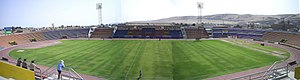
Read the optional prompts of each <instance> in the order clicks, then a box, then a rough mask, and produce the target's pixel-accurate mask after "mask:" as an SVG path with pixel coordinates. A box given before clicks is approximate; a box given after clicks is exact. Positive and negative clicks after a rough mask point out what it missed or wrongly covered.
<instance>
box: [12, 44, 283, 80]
mask: <svg viewBox="0 0 300 80" xmlns="http://www.w3.org/2000/svg"><path fill="white" fill-rule="evenodd" d="M61 42H63V43H62V44H58V45H55V46H49V47H44V48H39V49H18V50H13V51H12V52H10V54H9V55H10V56H11V57H13V58H14V59H17V58H18V57H22V58H27V59H29V60H35V61H36V62H37V64H40V65H46V66H52V65H56V64H57V63H58V61H59V60H64V61H65V65H66V66H67V67H72V68H74V69H75V70H76V71H77V72H79V73H81V74H88V75H92V76H97V77H103V78H106V79H108V80H124V79H127V80H136V79H137V78H138V77H139V71H140V70H141V71H142V80H195V79H196V80H198V79H206V78H210V77H216V76H221V75H225V74H229V73H234V72H240V71H244V70H249V69H253V68H259V67H263V66H267V65H271V64H272V63H273V62H275V61H278V60H282V59H283V58H279V57H276V56H272V55H270V54H266V53H262V52H259V51H255V50H251V49H247V48H244V47H240V46H236V45H233V44H230V43H227V42H223V41H220V40H201V41H185V40H162V41H154V40H104V41H103V40H62V41H61Z"/></svg>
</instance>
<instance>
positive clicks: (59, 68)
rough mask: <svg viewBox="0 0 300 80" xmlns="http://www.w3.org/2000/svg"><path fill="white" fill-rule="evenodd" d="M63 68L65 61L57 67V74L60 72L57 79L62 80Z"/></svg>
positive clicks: (61, 61)
mask: <svg viewBox="0 0 300 80" xmlns="http://www.w3.org/2000/svg"><path fill="white" fill-rule="evenodd" d="M63 67H65V65H64V61H63V60H60V62H59V63H58V66H57V72H58V76H57V79H60V78H61V71H62V68H63Z"/></svg>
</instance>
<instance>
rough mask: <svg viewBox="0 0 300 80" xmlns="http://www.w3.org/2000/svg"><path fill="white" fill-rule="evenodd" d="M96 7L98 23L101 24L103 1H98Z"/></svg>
mask: <svg viewBox="0 0 300 80" xmlns="http://www.w3.org/2000/svg"><path fill="white" fill-rule="evenodd" d="M96 9H97V10H98V20H99V22H98V24H99V25H101V24H102V3H97V4H96Z"/></svg>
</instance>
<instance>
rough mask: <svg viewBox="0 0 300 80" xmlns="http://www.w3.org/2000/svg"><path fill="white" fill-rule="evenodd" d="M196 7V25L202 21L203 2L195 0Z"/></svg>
mask: <svg viewBox="0 0 300 80" xmlns="http://www.w3.org/2000/svg"><path fill="white" fill-rule="evenodd" d="M197 7H198V22H197V23H198V25H199V23H202V9H203V3H202V2H197Z"/></svg>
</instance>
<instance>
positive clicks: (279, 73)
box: [231, 66, 289, 80]
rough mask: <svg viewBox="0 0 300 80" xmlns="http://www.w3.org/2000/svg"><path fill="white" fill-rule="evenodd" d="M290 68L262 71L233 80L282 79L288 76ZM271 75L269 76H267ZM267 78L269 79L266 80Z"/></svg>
mask: <svg viewBox="0 0 300 80" xmlns="http://www.w3.org/2000/svg"><path fill="white" fill-rule="evenodd" d="M288 72H289V71H288V66H283V67H278V68H275V69H271V70H267V71H261V72H257V73H254V74H250V75H246V76H241V77H238V78H234V79H231V80H266V79H276V78H280V77H284V76H287V74H288ZM265 73H269V74H265ZM266 77H267V78H266Z"/></svg>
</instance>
